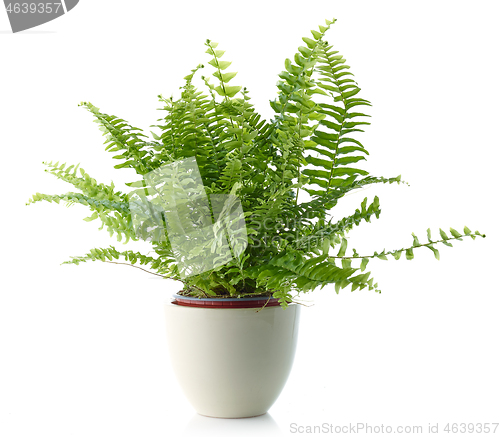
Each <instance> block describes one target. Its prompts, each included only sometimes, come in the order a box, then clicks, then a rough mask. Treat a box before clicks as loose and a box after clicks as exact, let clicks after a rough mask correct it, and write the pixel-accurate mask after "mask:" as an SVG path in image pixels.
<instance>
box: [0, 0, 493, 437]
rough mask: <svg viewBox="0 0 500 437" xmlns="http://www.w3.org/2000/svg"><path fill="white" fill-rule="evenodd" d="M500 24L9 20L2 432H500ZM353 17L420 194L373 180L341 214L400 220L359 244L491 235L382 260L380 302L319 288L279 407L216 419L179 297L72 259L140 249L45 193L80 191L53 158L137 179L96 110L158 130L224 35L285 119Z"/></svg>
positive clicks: (354, 9)
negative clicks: (306, 63)
mask: <svg viewBox="0 0 500 437" xmlns="http://www.w3.org/2000/svg"><path fill="white" fill-rule="evenodd" d="M499 12H500V7H499V3H498V2H497V1H475V2H460V1H454V2H451V1H419V2H401V1H363V2H362V1H351V2H340V1H315V0H309V1H307V2H303V5H299V3H298V2H294V1H286V2H284V1H269V0H267V1H257V0H254V1H252V2H235V1H233V2H229V1H228V2H222V1H211V2H207V1H191V2H162V1H152V0H142V1H140V2H139V1H137V2H132V1H123V0H122V1H118V0H106V1H97V0H82V1H81V2H80V4H79V5H78V6H77V7H76V8H75V9H73V10H72V11H71V12H70V13H68V15H65V16H63V17H61V18H59V19H57V20H55V21H53V22H51V23H48V24H46V25H43V26H40V27H38V28H35V29H33V30H31V31H26V32H23V33H21V34H15V35H14V34H11V33H10V30H9V29H10V27H9V24H8V20H7V14H6V13H5V12H3V11H0V31H1V32H0V55H1V62H2V68H1V71H0V79H1V81H0V114H1V118H0V126H1V136H0V141H1V151H2V155H1V159H2V172H1V182H2V206H1V208H2V214H1V220H2V222H1V229H2V243H1V257H2V260H1V264H0V266H1V272H2V275H1V282H0V283H1V294H0V435H1V436H2V437H17V436H30V437H31V436H51V437H59V436H64V437H68V436H86V437H87V436H92V437H101V436H106V437H109V436H148V437H154V436H167V435H168V436H170V435H173V436H180V435H186V436H197V435H204V436H205V435H220V436H224V435H254V434H257V433H258V435H262V436H264V435H266V436H267V435H270V436H278V435H289V434H290V430H291V428H290V424H292V423H296V424H298V425H321V424H322V423H331V424H334V425H347V424H349V423H357V422H362V423H368V424H371V425H380V424H385V425H391V426H394V427H395V426H397V425H410V426H411V425H422V426H423V427H424V430H426V429H427V426H428V424H429V423H433V424H435V423H439V424H440V426H441V427H444V426H445V425H446V423H453V422H457V423H462V422H465V423H470V422H474V423H477V422H482V423H484V422H500V372H499V369H500V352H499V348H500V341H499V335H500V317H499V316H500V312H499V307H500V293H499V292H500V287H499V279H498V262H499V249H498V247H499V243H500V238H499V232H498V226H497V225H498V217H499V216H498V213H499V207H498V188H499V187H498V162H499V161H498V160H499V158H500V154H499V152H498V150H499V149H498V146H499V139H498V138H499V137H498V123H499V121H498V120H499V115H500V114H499V111H498V107H499V106H498V101H499V98H500V93H499V80H498V78H499V77H500V68H499V61H498V53H499V50H498V43H499V41H500V38H499V30H498V16H499ZM332 17H336V18H337V19H338V22H337V23H336V24H335V25H334V26H333V28H332V30H331V31H330V32H329V35H328V38H327V40H328V41H329V42H330V43H333V44H334V46H335V48H337V49H339V50H340V51H341V53H342V54H343V55H344V56H345V57H346V58H347V60H348V64H349V65H351V67H352V71H353V72H354V74H355V75H356V79H357V81H358V83H359V84H360V86H361V88H362V92H361V96H362V97H364V98H367V99H369V100H370V101H371V102H372V103H373V105H374V106H373V108H371V109H370V113H371V114H372V116H373V118H372V119H371V121H372V125H371V126H369V127H368V129H367V132H366V134H364V138H363V142H364V144H365V146H366V147H367V148H368V149H369V151H370V153H371V155H370V158H369V161H368V163H367V164H366V167H365V168H367V169H369V170H370V171H371V172H372V173H373V174H375V175H384V176H387V177H388V176H396V175H398V174H402V176H403V179H404V180H406V181H408V182H410V184H411V186H410V187H406V186H393V185H392V186H373V187H371V188H370V189H367V190H365V192H363V193H359V194H355V195H352V196H350V197H348V198H346V199H345V201H343V202H342V204H341V205H339V208H338V210H339V212H338V213H337V214H340V215H341V214H343V213H349V212H351V211H353V210H354V208H356V207H357V206H358V205H359V203H360V202H361V200H362V199H363V197H364V195H366V196H368V197H369V199H370V200H371V199H372V198H373V196H374V195H375V194H378V195H379V197H380V199H381V206H382V214H381V217H380V220H378V221H375V222H374V223H372V224H366V223H365V224H362V225H361V226H360V227H359V228H356V229H355V230H354V231H353V232H352V233H351V241H352V245H354V247H355V248H356V249H357V250H358V252H360V253H369V252H370V251H373V250H381V249H383V248H386V249H388V250H389V249H397V248H400V247H403V246H407V245H410V244H411V241H412V238H411V232H416V233H417V234H418V235H419V236H420V237H421V239H422V240H423V239H425V238H424V237H425V230H426V229H427V227H431V228H432V229H433V230H434V233H435V235H437V230H438V228H439V227H443V228H445V229H447V228H449V227H450V226H452V227H454V228H457V229H460V230H461V229H462V228H463V225H467V226H469V227H470V228H471V229H472V230H476V229H478V230H480V231H481V232H483V233H485V234H487V238H486V239H481V240H476V241H471V240H469V239H467V241H464V242H461V243H460V242H459V243H457V244H456V245H455V247H454V248H453V249H451V248H446V247H444V249H443V250H442V252H441V261H439V262H438V261H436V260H435V259H434V257H433V255H432V253H431V252H430V251H429V250H426V249H420V250H419V251H416V259H414V260H413V261H411V262H410V261H406V260H400V261H394V260H392V261H378V260H377V261H374V262H373V263H371V264H370V266H369V267H371V270H372V272H373V274H374V276H375V277H376V279H377V280H378V283H379V285H380V287H381V288H382V294H380V295H379V294H375V293H373V292H369V291H365V290H364V291H361V292H360V291H356V292H354V293H351V292H349V291H346V290H343V291H341V293H340V294H339V295H337V294H335V291H334V289H333V287H330V288H326V289H324V290H321V291H316V292H314V293H313V294H310V295H307V296H304V300H305V301H306V302H307V303H308V305H312V306H310V307H308V308H303V311H302V321H301V333H300V338H299V344H298V349H297V355H296V361H295V365H294V369H293V371H292V374H291V376H290V378H289V381H288V384H287V386H286V388H285V389H284V391H283V393H282V395H281V397H280V398H279V400H278V401H277V402H276V404H275V405H274V406H273V407H272V408H271V410H270V412H269V414H268V415H265V416H262V417H261V418H257V419H245V420H220V419H207V418H203V417H201V416H198V415H196V414H195V412H194V411H193V409H192V408H191V406H190V405H189V404H188V402H187V401H186V400H185V398H184V397H183V395H182V393H181V391H180V388H179V387H178V385H177V382H176V380H175V377H174V375H173V373H172V369H171V367H170V364H169V357H168V353H167V348H166V338H165V332H164V315H163V303H164V302H165V301H166V300H168V299H169V298H170V296H171V295H172V294H173V293H174V292H176V291H177V290H179V285H178V284H176V283H174V282H171V281H165V280H161V279H155V278H154V277H153V276H149V275H147V274H146V273H143V272H141V271H139V270H137V269H131V268H128V267H125V266H116V265H109V264H100V263H90V264H88V265H80V266H78V267H77V266H61V265H60V263H61V262H63V261H65V260H67V259H68V258H69V257H70V256H72V255H81V254H84V253H86V252H87V251H88V250H89V249H90V248H92V247H107V246H108V245H109V244H115V246H116V247H120V244H119V243H116V242H115V241H112V240H110V239H109V237H108V235H107V233H106V231H97V228H98V224H96V223H97V222H92V223H86V222H84V221H83V220H82V219H83V218H84V217H86V216H87V215H89V214H88V211H87V210H86V209H85V207H83V206H80V205H78V206H74V207H71V208H65V207H64V206H62V205H55V204H48V203H47V204H45V203H43V204H42V203H39V204H36V205H32V206H29V207H27V206H25V202H26V201H27V200H28V198H29V197H30V196H31V195H32V194H33V193H35V192H42V193H53V194H56V193H63V192H66V191H71V189H72V187H71V186H69V185H66V184H65V183H63V182H61V181H59V180H57V179H56V178H54V177H52V176H50V175H47V174H46V173H44V171H43V169H44V166H43V165H42V161H44V160H49V161H50V160H54V161H57V160H59V161H61V162H68V163H72V164H74V163H78V162H79V163H81V166H82V167H83V168H84V169H85V170H86V171H87V172H89V173H90V174H91V175H92V176H93V177H94V178H96V179H97V180H98V181H102V182H106V183H109V182H110V180H111V179H112V180H114V181H115V183H116V184H117V185H118V186H120V187H124V185H123V183H124V182H128V181H131V180H135V179H134V174H133V172H132V171H129V170H115V169H113V168H112V167H113V165H114V164H116V161H114V160H112V159H111V155H110V154H109V153H107V152H105V151H104V148H103V146H102V140H103V138H102V137H101V133H100V132H99V131H98V129H97V125H96V124H94V123H92V121H91V120H92V117H91V115H90V114H89V113H87V112H86V111H85V110H84V109H82V108H79V107H78V106H77V105H78V103H79V102H81V101H83V100H85V101H90V102H92V103H93V104H95V105H96V106H98V107H99V108H101V109H102V110H103V111H104V112H107V113H111V114H115V115H119V116H121V117H123V118H125V119H127V120H129V121H130V122H131V123H132V124H134V125H136V126H139V127H142V128H145V129H148V127H149V126H150V125H151V124H154V122H155V121H156V119H157V118H159V116H160V115H161V113H160V112H158V111H156V108H158V107H159V106H160V105H159V104H158V102H157V97H156V96H157V95H158V94H160V93H162V94H164V95H166V96H168V95H170V94H171V93H174V94H175V93H176V92H178V88H179V87H180V86H182V84H183V81H182V78H183V77H184V76H185V75H186V74H188V73H189V70H190V69H191V68H193V67H195V66H196V65H197V64H198V63H200V62H205V63H206V62H207V61H208V60H209V58H208V55H205V54H204V51H205V47H204V46H203V43H204V41H205V39H206V38H210V39H212V40H214V41H218V42H219V44H220V46H219V48H221V49H224V50H226V55H225V58H224V59H226V60H232V61H233V65H232V70H234V71H239V74H238V76H237V77H236V78H235V79H234V80H233V83H234V84H235V85H245V86H247V87H248V88H249V90H250V92H251V95H252V96H253V101H254V104H255V105H256V106H257V109H259V110H261V112H262V113H263V114H264V115H266V116H268V117H269V116H270V115H271V109H270V107H269V105H268V100H269V99H272V98H274V96H275V93H276V88H275V83H276V81H277V79H278V78H277V74H278V73H279V72H280V71H281V70H282V69H283V68H284V64H283V62H284V59H285V58H286V57H292V56H293V54H294V53H295V52H296V48H297V47H298V46H299V45H302V42H301V37H302V36H310V34H309V30H310V29H315V28H316V27H317V25H318V24H323V22H324V21H323V20H324V19H325V18H332ZM207 70H208V69H207ZM177 95H178V94H177ZM133 247H134V246H133V245H131V244H129V245H128V248H133ZM202 334H203V333H201V332H200V335H202ZM213 370H214V369H211V368H210V363H200V372H206V373H207V374H210V373H211V372H212V371H213ZM499 428H500V427H499ZM497 434H498V435H500V429H498V430H497ZM440 435H447V434H445V433H440Z"/></svg>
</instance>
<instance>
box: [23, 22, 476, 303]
mask: <svg viewBox="0 0 500 437" xmlns="http://www.w3.org/2000/svg"><path fill="white" fill-rule="evenodd" d="M334 21H335V20H333V21H328V20H327V21H326V26H319V29H318V30H313V31H311V33H312V38H308V37H305V38H303V42H304V44H305V45H302V46H300V47H299V48H298V52H297V53H296V54H295V55H294V56H293V57H292V58H291V59H286V60H285V70H284V71H282V72H281V73H280V74H279V81H278V83H277V88H278V94H277V97H276V98H275V99H274V100H272V101H271V102H270V104H271V107H272V109H273V110H274V112H275V114H274V118H273V119H272V120H270V121H266V120H264V119H262V117H261V115H259V114H258V113H257V112H256V111H255V109H254V106H253V105H252V103H251V99H250V95H249V92H248V90H247V89H246V88H242V87H241V86H239V85H235V84H234V83H233V81H234V79H235V77H236V73H235V72H231V71H229V70H228V68H229V66H230V65H231V62H229V61H226V60H223V59H222V58H223V57H224V54H225V53H224V51H223V50H220V49H218V48H217V47H218V44H217V43H215V42H213V41H210V40H207V41H206V43H205V46H206V48H207V49H206V53H207V54H208V55H209V57H210V60H209V61H208V64H209V65H210V66H211V67H213V69H214V72H213V74H212V77H214V78H215V84H213V83H212V82H211V81H213V79H211V78H208V77H206V76H201V77H200V78H201V81H202V82H203V84H204V86H205V89H206V91H205V92H203V91H200V90H198V88H197V87H195V85H194V84H193V80H194V79H195V76H196V75H197V74H198V72H199V71H200V70H201V69H202V68H204V67H203V65H198V66H197V67H196V68H194V69H193V70H191V73H190V74H189V75H187V76H186V77H185V83H184V86H183V87H182V88H181V92H180V97H179V98H178V99H174V98H173V97H170V98H164V97H162V96H159V99H160V102H161V104H162V107H161V108H160V110H161V111H163V114H164V115H163V117H162V118H161V119H159V120H158V122H157V124H156V125H154V126H153V127H154V128H155V129H156V132H152V133H151V134H152V137H153V138H152V139H150V138H148V136H146V135H145V134H144V132H143V131H142V130H141V129H138V128H136V127H133V126H131V125H130V124H129V123H128V122H126V121H125V120H123V119H121V118H118V117H116V116H113V115H108V114H105V113H102V112H101V111H100V110H99V109H98V108H97V107H95V106H94V105H92V104H91V103H82V106H84V107H85V108H87V109H88V110H89V111H90V112H91V113H92V115H93V116H94V119H95V120H94V121H95V122H96V123H98V125H99V127H100V129H101V131H102V132H103V135H104V136H105V145H106V150H107V151H109V152H112V153H114V156H113V159H117V160H120V161H121V162H120V163H119V164H117V165H115V168H118V169H119V168H131V169H134V170H135V172H136V173H137V175H138V179H137V180H136V181H132V182H130V183H129V184H127V185H128V186H129V187H131V188H135V189H137V190H138V191H137V190H136V192H140V190H144V189H145V183H144V180H143V179H142V176H143V175H145V174H147V173H149V172H151V171H153V170H155V169H158V168H159V167H161V166H162V165H164V164H169V163H173V162H175V161H178V160H182V159H186V158H190V157H196V161H197V164H198V167H199V170H200V174H201V178H202V181H203V185H204V187H205V190H206V193H207V194H236V195H238V197H239V198H240V200H241V204H242V207H243V210H244V216H245V221H246V227H247V235H248V246H247V248H246V250H245V251H244V252H243V253H242V254H241V255H239V256H233V259H232V261H230V262H228V263H227V264H224V265H222V266H220V267H217V268H215V269H212V270H210V271H207V272H205V273H201V274H198V275H195V276H190V277H187V278H185V279H182V278H181V277H180V275H179V271H178V268H177V261H176V257H175V253H174V249H173V248H172V246H171V244H170V242H169V240H168V236H166V238H164V239H163V240H161V239H159V238H158V241H153V242H152V246H153V250H154V252H155V254H156V255H155V256H154V257H152V256H146V255H142V254H141V253H138V252H134V251H122V252H120V251H118V250H117V249H115V248H114V247H112V246H111V247H109V248H107V249H92V250H91V251H90V252H89V253H88V254H86V255H84V256H81V257H73V258H72V260H71V261H68V262H67V263H71V264H79V263H81V262H86V261H105V262H117V260H119V259H123V260H124V261H126V262H127V263H129V264H130V265H133V266H136V267H138V266H143V267H145V268H147V269H149V271H152V272H156V274H158V275H161V276H163V277H166V278H171V279H175V280H179V281H181V282H183V283H184V290H185V293H188V294H191V295H192V296H198V297H205V296H211V297H214V298H215V297H223V296H248V295H265V296H270V295H272V296H274V297H277V298H279V299H280V302H281V304H282V306H283V307H286V306H287V304H288V303H290V302H291V301H292V299H293V296H294V295H295V294H296V293H301V292H302V293H304V292H308V291H311V290H314V289H316V288H318V287H319V288H322V287H325V286H326V285H329V284H332V285H334V287H335V290H336V292H337V293H338V292H339V291H340V290H341V289H344V288H346V287H350V289H351V290H353V291H354V290H357V289H360V290H362V289H365V288H366V289H369V290H374V291H377V292H379V291H380V290H379V288H378V284H376V283H374V280H373V278H371V276H370V273H369V272H367V271H366V267H367V265H368V263H369V261H370V260H372V259H374V258H378V259H381V260H387V259H389V258H394V259H396V260H398V259H401V258H402V257H403V256H404V257H405V258H406V259H408V260H411V259H413V258H414V249H418V248H420V247H426V248H428V249H429V250H431V251H432V252H433V254H434V256H435V257H436V258H437V259H439V251H438V248H437V247H436V246H439V245H441V244H443V245H446V246H452V243H451V242H452V241H461V240H463V239H464V238H467V237H469V238H472V239H475V238H476V236H481V237H484V235H482V234H481V233H479V232H477V231H476V232H474V233H473V232H472V231H470V230H469V228H467V227H465V228H464V231H463V233H460V232H458V231H456V230H455V229H450V231H449V233H450V235H448V234H447V233H445V232H444V231H443V230H441V229H440V230H439V234H440V239H437V240H434V239H432V236H431V231H430V230H428V231H427V242H425V243H421V242H420V241H419V239H418V237H417V236H416V235H415V234H412V235H413V242H412V244H411V245H409V246H408V247H405V248H402V249H398V250H392V251H386V250H385V249H384V250H382V251H381V252H374V253H373V254H368V255H360V254H358V253H357V251H356V250H355V249H353V250H352V253H350V252H349V253H348V233H349V232H350V231H351V230H352V229H353V228H354V227H356V226H359V225H361V224H362V223H365V222H370V221H371V219H373V218H374V217H375V218H379V215H380V213H381V209H380V203H379V199H378V197H376V196H375V197H374V199H373V200H372V201H371V203H369V202H368V198H365V199H364V200H363V201H362V202H361V205H360V207H359V208H358V209H356V210H355V211H354V212H353V213H352V214H351V215H349V216H347V217H344V218H341V219H337V220H333V219H332V218H331V215H330V214H331V210H332V208H334V207H335V206H336V205H337V203H338V202H339V200H340V199H342V198H343V197H344V196H345V195H346V194H348V193H350V192H353V191H355V190H358V189H360V188H362V187H365V186H367V185H371V184H379V183H384V184H386V183H389V184H393V183H397V184H400V183H403V182H402V181H401V177H400V176H397V177H390V178H385V177H380V176H372V175H370V174H369V172H368V171H367V170H366V169H363V168H360V166H361V165H362V163H363V161H366V158H367V156H368V155H369V153H368V151H367V150H366V148H365V147H364V145H363V144H362V143H361V142H360V140H359V133H362V132H363V129H364V127H365V126H367V125H369V122H368V121H366V120H367V119H368V117H369V115H368V114H366V113H364V112H362V109H363V107H365V108H366V107H369V106H371V104H370V102H369V101H368V100H365V99H363V98H361V97H360V91H361V89H360V87H359V86H358V84H357V82H356V81H355V80H354V76H353V74H352V73H351V71H350V67H349V66H348V65H347V64H346V60H345V58H344V57H343V56H342V55H341V54H339V52H338V51H337V50H335V49H334V48H333V46H332V45H330V44H329V43H328V42H326V41H325V40H324V36H325V33H326V32H327V31H328V30H329V29H330V27H331V25H332V24H333V23H334ZM47 166H48V171H49V172H50V173H51V174H53V175H54V176H56V177H58V178H59V179H62V180H63V181H65V182H68V183H70V184H72V185H73V186H74V187H75V188H76V189H77V190H79V192H69V193H66V194H62V195H46V194H40V193H37V194H35V195H34V196H33V198H32V199H31V200H30V201H29V203H33V202H38V201H42V200H45V201H48V202H56V203H60V202H65V203H67V204H75V203H78V204H82V205H85V206H87V207H88V208H89V209H90V211H91V212H92V215H91V216H90V217H88V218H87V219H86V220H88V221H90V220H94V219H100V220H101V222H102V225H103V227H104V226H105V227H106V228H107V230H108V231H109V233H110V234H111V235H115V234H116V237H117V239H118V240H119V241H120V240H122V239H123V240H124V242H128V241H129V240H137V239H138V237H137V236H136V234H135V232H134V229H133V226H132V219H131V211H130V209H131V206H130V200H129V199H130V195H131V193H128V194H125V193H122V192H119V191H115V187H114V186H113V184H111V185H104V184H99V183H97V182H96V181H95V180H94V179H92V178H91V177H90V176H89V175H88V174H87V173H85V172H84V171H83V170H81V169H78V166H76V167H75V166H69V167H67V166H66V165H65V164H62V165H59V163H55V164H52V163H48V164H47ZM299 194H300V196H299ZM299 197H300V199H299ZM221 235H222V234H221ZM221 238H222V237H221ZM214 250H216V249H214ZM233 255H234V253H233ZM143 267H140V268H143Z"/></svg>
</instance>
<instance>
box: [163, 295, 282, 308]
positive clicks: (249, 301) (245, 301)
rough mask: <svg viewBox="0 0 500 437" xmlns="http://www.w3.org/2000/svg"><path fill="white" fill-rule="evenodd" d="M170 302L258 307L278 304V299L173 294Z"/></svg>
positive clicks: (197, 305) (200, 305)
mask: <svg viewBox="0 0 500 437" xmlns="http://www.w3.org/2000/svg"><path fill="white" fill-rule="evenodd" d="M173 299H174V300H173V301H172V303H173V304H174V305H180V306H190V307H203V308H205V307H209V308H259V307H263V306H264V305H265V306H278V305H279V299H277V298H273V297H271V298H269V297H224V298H217V297H215V298H198V297H191V296H180V295H179V294H177V293H176V294H174V295H173Z"/></svg>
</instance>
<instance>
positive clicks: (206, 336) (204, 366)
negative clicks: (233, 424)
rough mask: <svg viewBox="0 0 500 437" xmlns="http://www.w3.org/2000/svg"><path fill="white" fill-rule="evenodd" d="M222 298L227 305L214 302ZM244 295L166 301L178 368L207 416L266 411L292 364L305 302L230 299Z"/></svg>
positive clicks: (197, 406)
mask: <svg viewBox="0 0 500 437" xmlns="http://www.w3.org/2000/svg"><path fill="white" fill-rule="evenodd" d="M252 299H254V301H253V302H255V298H252ZM196 300H197V301H200V300H199V299H196ZM222 300H224V302H225V304H226V306H225V307H214V306H216V304H217V301H219V303H221V301H222ZM244 300H246V299H231V300H229V299H204V300H203V301H208V302H212V305H213V306H199V307H195V306H187V305H183V304H179V303H178V302H176V301H174V302H169V303H166V305H165V314H166V322H167V339H168V344H169V351H170V356H171V362H172V365H173V368H174V371H175V373H176V376H177V379H178V381H179V383H180V385H181V387H182V389H183V391H184V393H185V395H186V397H187V398H188V400H189V402H190V403H191V404H192V405H193V407H194V408H195V410H196V411H197V412H198V413H199V414H202V415H204V416H211V417H221V418H243V417H253V416H260V415H261V414H265V413H266V412H267V410H268V409H269V408H270V407H271V405H273V403H274V402H275V401H276V399H277V398H278V396H279V394H280V393H281V391H282V389H283V387H284V386H285V383H286V381H287V379H288V375H289V373H290V370H291V368H292V363H293V358H294V355H295V348H296V344H297V335H298V327H299V315H300V307H299V306H298V305H296V304H290V305H289V307H288V308H287V309H285V310H283V309H282V308H281V307H280V306H279V305H275V306H266V307H264V308H262V306H263V304H262V303H259V305H258V307H254V308H239V307H233V306H230V305H229V304H228V302H231V301H233V302H236V301H239V303H241V302H242V301H244ZM261 301H262V299H261ZM249 302H250V305H252V303H251V302H252V301H249ZM265 302H266V299H264V303H265ZM253 305H254V306H255V303H254V304H253ZM261 308H262V309H261Z"/></svg>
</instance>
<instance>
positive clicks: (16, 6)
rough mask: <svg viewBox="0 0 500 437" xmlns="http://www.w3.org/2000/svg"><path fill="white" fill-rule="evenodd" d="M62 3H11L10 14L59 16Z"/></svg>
mask: <svg viewBox="0 0 500 437" xmlns="http://www.w3.org/2000/svg"><path fill="white" fill-rule="evenodd" d="M60 7H61V3H9V4H8V5H7V12H8V13H9V14H52V13H54V14H57V12H58V11H59V8H60Z"/></svg>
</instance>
